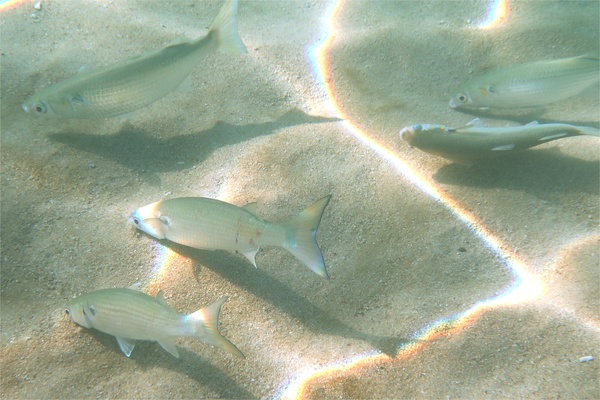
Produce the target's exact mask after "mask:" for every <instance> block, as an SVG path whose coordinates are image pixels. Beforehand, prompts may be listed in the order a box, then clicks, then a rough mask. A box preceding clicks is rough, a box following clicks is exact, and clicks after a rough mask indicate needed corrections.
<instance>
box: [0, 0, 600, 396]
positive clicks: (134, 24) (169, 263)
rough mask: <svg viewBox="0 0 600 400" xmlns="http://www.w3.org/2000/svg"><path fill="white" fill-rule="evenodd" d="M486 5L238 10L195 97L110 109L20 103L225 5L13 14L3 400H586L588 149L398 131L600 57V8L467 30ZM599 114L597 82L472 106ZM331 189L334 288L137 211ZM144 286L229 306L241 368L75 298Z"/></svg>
mask: <svg viewBox="0 0 600 400" xmlns="http://www.w3.org/2000/svg"><path fill="white" fill-rule="evenodd" d="M491 3H492V2H488V1H456V2H454V1H453V2H442V1H433V2H423V1H342V2H340V4H339V5H338V7H337V8H334V6H335V1H241V3H240V7H239V31H240V35H241V37H242V39H243V41H244V42H245V44H246V46H247V47H248V50H249V54H247V55H245V56H236V55H229V54H216V55H214V56H211V57H209V58H207V59H206V62H205V63H203V64H201V65H199V66H198V67H197V68H196V69H195V70H194V71H193V72H192V81H193V87H194V89H193V91H192V92H190V93H172V94H169V95H168V96H167V97H165V98H164V99H162V100H160V101H158V102H156V103H154V104H152V105H150V106H148V107H146V108H144V109H141V110H138V111H136V112H134V113H132V115H131V116H130V117H129V118H128V119H124V118H113V119H107V120H99V121H84V120H82V121H80V120H53V119H43V118H35V117H34V116H32V115H29V114H27V113H25V112H23V111H22V110H21V108H20V106H21V103H22V102H23V101H24V100H25V99H26V98H28V97H29V96H30V95H31V94H32V93H33V92H35V91H36V90H39V89H40V88H43V87H46V86H48V85H49V84H51V83H56V82H59V81H60V80H62V79H65V78H68V77H70V76H72V75H73V74H75V73H76V72H77V71H78V70H79V69H80V67H82V66H85V67H87V68H94V67H98V66H102V65H106V64H109V63H112V62H115V61H118V60H121V59H124V58H127V57H130V56H132V55H137V54H142V53H144V52H146V51H149V50H152V49H155V48H157V47H160V46H163V45H165V44H166V43H169V42H170V41H171V40H173V38H175V37H177V36H178V35H179V34H181V33H184V34H185V35H186V36H187V37H190V38H196V37H198V36H200V35H202V34H203V33H204V32H205V30H206V28H207V27H208V25H209V24H210V22H211V21H212V19H213V18H214V16H215V15H216V13H217V11H218V10H219V8H220V6H221V4H222V2H221V1H192V0H186V1H172V2H159V1H146V0H143V1H116V0H115V1H107V0H102V1H91V0H86V1H84V0H77V1H75V0H72V1H51V0H47V1H42V3H41V5H42V8H41V10H40V11H38V10H36V9H34V8H33V5H34V4H35V2H34V1H28V2H24V3H22V4H18V5H17V6H15V7H12V8H7V9H4V10H2V12H1V13H0V18H1V32H0V33H1V38H2V41H1V52H2V54H1V59H0V60H1V67H2V68H1V84H2V88H1V95H2V104H1V129H2V136H1V150H2V153H1V157H2V159H1V161H2V162H1V166H0V167H1V179H2V181H1V231H0V234H1V239H2V242H1V268H2V270H1V293H0V295H1V297H0V299H1V309H0V319H1V324H2V326H1V349H2V352H1V378H0V379H1V380H0V384H1V385H0V395H1V396H2V397H3V398H94V397H95V398H300V397H303V398H309V399H333V398H347V399H350V398H426V399H431V398H448V397H453V398H457V397H458V398H515V397H520V398H540V399H548V398H579V399H590V398H598V397H599V396H600V388H599V379H598V378H599V372H600V371H599V368H598V365H599V362H600V360H599V359H598V357H599V355H600V354H598V349H599V348H600V304H599V303H600V290H599V285H600V276H599V275H600V273H599V270H600V266H599V259H598V253H599V247H598V245H599V238H600V231H599V229H598V228H599V208H600V207H599V197H598V195H599V182H600V170H599V150H600V148H599V141H598V139H597V138H594V137H576V138H569V139H564V140H558V141H553V142H550V143H547V144H545V145H542V146H538V147H536V148H534V149H531V150H528V151H525V152H523V153H521V154H519V155H514V156H509V157H507V158H502V159H497V160H492V161H489V162H485V163H482V164H479V165H476V166H473V167H471V168H467V167H463V166H460V165H456V164H452V163H450V162H449V161H446V160H444V159H441V158H437V157H434V156H431V155H428V154H426V153H423V152H420V151H419V150H417V149H410V148H408V146H407V145H406V144H405V143H404V142H402V141H401V140H400V138H399V136H398V132H399V131H400V129H401V128H402V127H404V126H407V125H412V124H415V123H440V124H445V125H449V126H460V125H462V124H464V123H466V122H468V121H470V120H471V119H473V118H474V116H473V115H470V114H466V113H461V112H457V111H455V110H452V109H450V108H449V107H448V106H447V103H448V100H449V98H450V95H451V93H452V91H453V89H454V88H455V87H456V86H457V85H458V84H460V83H462V82H464V81H465V80H466V79H469V78H470V77H473V76H476V75H479V74H481V73H484V72H486V71H488V70H490V69H494V68H498V67H502V66H506V65H511V64H514V63H520V62H527V61H537V60H542V59H554V58H562V57H572V56H576V55H580V54H584V53H587V52H590V51H593V50H595V49H598V47H599V26H598V25H599V23H598V21H599V3H598V2H596V1H577V2H560V1H556V2H551V1H543V2H542V1H511V2H510V3H509V12H508V15H507V16H506V17H505V19H504V22H503V23H502V24H500V25H499V26H497V27H495V28H492V29H488V30H481V29H475V28H476V26H477V24H478V23H479V22H480V21H482V20H483V19H484V18H485V17H486V15H487V14H488V12H489V7H490V5H491ZM333 11H335V14H334V15H333V17H332V18H331V19H328V18H329V16H330V15H331V14H332V12H333ZM329 24H331V25H329ZM329 33H331V34H332V36H331V37H329V40H330V41H329V42H327V44H328V47H327V48H326V49H323V52H322V53H319V54H321V55H323V56H324V57H322V58H320V59H319V60H320V62H319V63H315V62H313V59H312V57H311V54H314V53H311V50H312V49H314V47H315V46H316V45H318V44H320V43H323V42H324V41H325V40H326V39H327V38H328V36H327V35H328V34H329ZM316 67H320V71H322V74H323V75H320V74H319V73H318V72H317V71H318V70H317V69H316ZM322 81H324V82H325V83H326V85H324V84H323V82H322ZM336 107H337V108H336ZM599 114H600V111H599V101H598V93H597V91H596V92H594V91H592V93H591V94H589V93H588V94H587V95H584V96H580V97H576V98H573V99H570V100H568V101H565V102H561V103H558V104H553V105H551V106H548V107H546V108H545V109H544V110H536V111H533V112H529V111H527V112H524V113H520V114H518V115H516V116H515V115H502V116H497V115H492V116H488V115H485V116H482V117H483V118H482V119H483V121H484V123H486V124H489V125H494V124H496V125H498V126H501V125H508V124H516V123H518V124H524V123H528V122H530V121H532V120H534V119H535V120H538V121H540V122H541V123H542V122H555V121H560V122H566V123H572V124H579V125H587V126H593V127H596V128H598V126H599V121H600V115H599ZM342 119H343V121H342ZM382 146H383V147H382ZM327 194H332V195H333V197H332V199H331V202H330V203H329V206H328V207H327V208H326V210H325V213H324V216H323V219H322V222H321V225H320V227H319V230H318V235H317V239H318V241H319V243H320V245H321V248H322V250H323V255H324V258H325V261H326V264H327V267H328V271H329V275H330V277H331V279H329V280H325V279H323V278H321V277H319V276H317V275H316V274H314V273H312V272H311V271H310V270H308V269H307V268H306V267H304V266H303V265H302V264H301V263H300V262H299V261H298V260H296V259H295V258H294V257H293V256H292V255H291V254H289V253H287V252H286V251H285V250H283V249H280V248H274V247H266V248H263V249H261V250H260V251H259V253H258V255H257V258H256V261H257V265H258V269H255V268H254V267H252V265H251V264H250V263H249V262H248V261H247V260H246V259H245V258H243V257H242V256H240V255H237V254H232V253H226V252H222V251H215V252H210V251H201V250H194V249H189V248H185V247H183V246H178V245H174V244H170V243H168V242H166V243H160V244H159V243H157V242H156V241H155V240H153V239H152V238H150V237H148V236H146V235H143V234H140V233H139V232H136V231H135V230H134V229H133V228H132V227H131V226H130V224H129V223H128V221H127V217H128V216H129V214H130V213H131V212H132V211H133V210H135V209H136V208H138V207H140V206H142V205H145V204H148V203H150V202H154V201H157V200H160V199H162V198H165V197H180V196H206V197H213V198H218V199H221V200H225V201H229V202H231V203H234V204H237V205H243V204H246V203H248V202H256V203H257V205H258V207H257V208H258V213H259V215H261V216H264V217H265V218H266V219H269V220H272V221H282V220H286V219H287V218H289V217H290V216H293V215H295V214H296V213H298V212H300V211H301V210H303V209H304V208H305V207H306V206H308V205H309V204H311V203H312V202H313V201H315V200H317V199H318V198H320V197H322V196H324V195H327ZM136 282H141V283H142V285H143V286H144V288H145V290H146V291H147V292H148V293H151V294H156V293H157V292H158V291H159V290H163V291H164V293H165V297H166V299H167V301H168V302H169V303H170V304H171V305H172V306H173V307H175V308H176V309H177V310H178V311H180V312H186V313H190V312H193V311H195V310H197V309H198V308H200V307H203V306H205V305H208V304H210V303H212V302H214V301H216V300H217V299H218V298H220V297H221V296H224V295H227V296H229V301H228V302H227V303H225V305H224V306H223V309H222V312H221V318H220V320H221V324H220V329H221V332H222V333H223V334H224V335H225V336H226V337H227V338H228V339H230V340H231V341H232V342H233V343H235V344H236V345H237V347H238V348H239V349H240V350H241V351H242V352H244V354H245V355H246V359H245V360H240V359H238V358H235V357H234V356H232V355H230V354H228V353H225V352H224V351H222V350H220V349H215V348H212V347H210V346H208V345H205V344H203V343H202V342H201V341H199V340H196V339H193V338H180V339H178V341H177V343H178V349H179V352H180V354H181V358H179V359H176V358H174V357H172V356H171V355H170V354H168V353H167V352H166V351H164V350H163V349H162V348H160V346H159V345H158V344H156V343H151V342H138V344H137V346H136V348H135V350H134V352H133V353H132V355H131V358H127V357H125V356H124V355H123V354H122V353H121V351H120V350H119V347H118V345H117V342H116V341H115V339H114V337H112V336H109V335H106V334H103V333H100V332H98V331H95V330H87V329H84V328H81V327H79V326H77V325H75V324H74V323H73V322H72V321H71V320H70V319H69V317H68V316H67V315H66V314H65V312H64V305H65V304H66V302H67V301H68V300H70V299H71V298H73V297H74V296H77V295H80V294H83V293H87V292H91V291H94V290H97V289H101V288H110V287H128V286H130V285H132V284H134V283H136ZM586 356H593V357H595V359H594V360H593V361H590V362H580V358H581V357H586Z"/></svg>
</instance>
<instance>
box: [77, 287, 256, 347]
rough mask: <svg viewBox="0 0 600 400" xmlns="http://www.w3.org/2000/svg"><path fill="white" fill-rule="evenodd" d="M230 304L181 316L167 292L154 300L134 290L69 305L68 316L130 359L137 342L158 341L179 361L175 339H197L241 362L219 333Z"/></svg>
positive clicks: (103, 291)
mask: <svg viewBox="0 0 600 400" xmlns="http://www.w3.org/2000/svg"><path fill="white" fill-rule="evenodd" d="M225 301H227V297H222V298H221V299H220V300H217V301H216V302H214V303H213V304H211V305H209V306H207V307H204V308H202V309H200V310H198V311H196V312H194V313H192V314H189V315H185V314H179V313H178V312H177V311H175V310H174V309H173V308H172V307H171V306H170V305H169V304H168V303H167V302H166V301H165V298H164V296H163V292H162V291H160V292H158V294H157V296H156V297H152V296H150V295H149V294H146V293H144V292H142V291H139V290H136V289H133V288H115V289H101V290H97V291H95V292H91V293H88V294H84V295H81V296H79V297H76V298H74V299H73V300H71V301H69V302H68V304H67V309H66V312H67V314H68V315H69V316H70V317H71V319H72V320H73V322H75V323H76V324H78V325H81V326H83V327H84V328H88V329H92V328H93V329H97V330H99V331H100V332H104V333H107V334H109V335H112V336H114V337H115V338H116V339H117V343H118V344H119V347H120V349H121V351H122V352H123V353H124V354H125V355H126V356H127V357H129V356H130V355H131V352H132V351H133V348H134V347H135V343H136V340H151V341H156V342H158V344H160V345H161V347H162V348H163V349H165V350H166V351H168V352H169V353H171V354H172V355H173V356H175V357H177V358H179V352H178V351H177V346H176V345H175V339H176V338H177V337H179V336H193V337H196V338H198V339H200V340H201V341H203V342H204V343H207V344H210V345H213V346H216V347H218V348H220V349H223V350H225V351H228V352H230V353H231V354H234V355H236V356H238V357H240V358H245V357H244V354H243V353H242V352H241V351H240V350H239V349H238V348H237V347H236V346H235V345H234V344H233V343H231V342H230V341H229V340H227V339H226V338H225V337H224V336H222V335H221V334H220V333H219V330H218V324H219V321H218V320H219V312H220V311H221V306H222V305H223V303H225Z"/></svg>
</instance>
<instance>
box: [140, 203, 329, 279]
mask: <svg viewBox="0 0 600 400" xmlns="http://www.w3.org/2000/svg"><path fill="white" fill-rule="evenodd" d="M330 198H331V196H325V197H323V198H322V199H320V200H318V201H316V202H315V203H314V204H313V205H311V206H310V207H308V208H307V209H305V210H304V211H303V212H301V213H300V214H299V215H297V216H296V217H295V218H292V219H291V220H290V221H288V222H287V223H282V224H278V223H273V222H269V221H266V220H264V219H263V218H261V217H259V216H258V215H256V214H255V213H254V211H253V209H252V208H253V207H252V204H250V205H247V206H245V207H238V206H235V205H233V204H230V203H226V202H224V201H220V200H215V199H209V198H205V197H180V198H174V199H167V200H163V201H159V202H156V203H152V204H149V205H147V206H144V207H142V208H139V209H138V210H136V211H135V212H133V213H132V214H131V216H130V217H129V221H130V222H131V223H132V224H133V225H134V226H135V227H136V228H138V229H140V230H142V231H144V232H146V233H147V234H149V235H151V236H153V237H155V238H156V239H168V240H170V241H172V242H175V243H179V244H183V245H185V246H190V247H194V248H197V249H205V250H228V251H237V252H239V253H241V254H243V255H244V256H246V258H248V260H250V262H252V264H253V265H254V266H255V267H256V262H255V256H256V253H257V252H258V250H259V248H260V247H261V246H264V245H270V246H280V247H283V248H285V249H286V250H288V251H289V252H290V253H292V254H293V255H294V256H296V258H298V259H299V260H300V261H301V262H302V263H303V264H304V265H306V266H307V267H308V268H310V269H311V270H312V271H313V272H315V273H317V274H318V275H320V276H323V277H325V278H327V277H328V276H327V270H326V269H325V262H324V261H323V255H322V254H321V249H320V248H319V245H318V244H317V241H316V232H317V228H318V226H319V223H320V221H321V217H322V215H323V211H324V210H325V207H326V206H327V203H328V202H329V199H330Z"/></svg>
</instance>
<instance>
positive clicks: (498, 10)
mask: <svg viewBox="0 0 600 400" xmlns="http://www.w3.org/2000/svg"><path fill="white" fill-rule="evenodd" d="M508 1H509V0H492V1H491V2H490V5H489V7H488V14H487V17H486V18H485V19H484V20H483V21H481V22H480V23H478V24H476V25H475V28H476V29H484V30H485V29H493V28H497V27H499V26H500V25H502V23H503V22H505V21H506V19H507V18H508Z"/></svg>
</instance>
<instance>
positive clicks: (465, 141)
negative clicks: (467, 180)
mask: <svg viewBox="0 0 600 400" xmlns="http://www.w3.org/2000/svg"><path fill="white" fill-rule="evenodd" d="M578 135H591V136H600V130H598V129H596V128H590V127H587V126H574V125H568V124H538V123H537V122H536V121H533V122H530V123H529V124H527V125H523V126H507V127H500V128H490V127H484V126H482V125H481V123H480V120H479V118H476V119H474V120H473V121H471V122H469V123H468V124H467V125H466V126H463V127H460V128H449V127H446V126H444V125H429V124H417V125H413V126H410V127H406V128H403V129H402V130H401V131H400V137H402V139H403V140H404V141H406V142H407V143H408V144H409V146H411V147H416V148H418V149H420V150H422V151H424V152H426V153H429V154H433V155H436V156H440V157H444V158H446V159H448V160H451V161H454V162H456V163H459V164H465V165H471V164H473V162H474V161H476V160H478V159H482V158H486V157H489V156H494V155H499V154H504V153H505V152H507V151H510V150H518V149H527V148H529V147H533V146H537V145H539V144H542V143H546V142H550V141H552V140H556V139H560V138H564V137H569V136H578Z"/></svg>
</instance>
